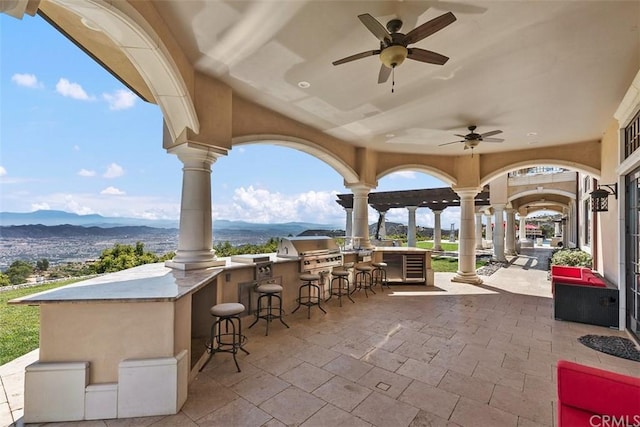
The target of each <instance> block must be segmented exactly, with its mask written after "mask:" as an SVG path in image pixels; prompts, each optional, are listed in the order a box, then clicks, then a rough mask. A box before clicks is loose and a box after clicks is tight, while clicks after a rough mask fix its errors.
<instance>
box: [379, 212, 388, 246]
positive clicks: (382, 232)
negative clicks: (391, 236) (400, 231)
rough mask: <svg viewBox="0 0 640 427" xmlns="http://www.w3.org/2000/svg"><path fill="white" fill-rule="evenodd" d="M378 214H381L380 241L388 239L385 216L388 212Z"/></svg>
mask: <svg viewBox="0 0 640 427" xmlns="http://www.w3.org/2000/svg"><path fill="white" fill-rule="evenodd" d="M378 213H379V214H380V218H379V219H378V220H379V221H380V230H378V237H379V238H380V239H384V238H385V237H387V226H386V225H385V222H386V219H385V216H386V214H387V212H386V211H381V212H378Z"/></svg>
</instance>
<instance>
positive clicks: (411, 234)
mask: <svg viewBox="0 0 640 427" xmlns="http://www.w3.org/2000/svg"><path fill="white" fill-rule="evenodd" d="M416 209H418V207H417V206H407V211H408V212H409V225H408V227H407V246H408V247H410V248H415V247H416Z"/></svg>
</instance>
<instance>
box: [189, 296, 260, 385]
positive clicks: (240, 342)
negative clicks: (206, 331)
mask: <svg viewBox="0 0 640 427" xmlns="http://www.w3.org/2000/svg"><path fill="white" fill-rule="evenodd" d="M243 311H244V305H242V304H240V303H235V302H230V303H224V304H216V305H214V306H213V307H211V309H210V310H209V312H210V313H211V315H212V316H214V317H215V318H216V320H215V321H214V322H213V324H212V325H211V336H210V339H209V342H208V343H206V344H205V345H206V347H207V352H208V353H209V358H208V359H207V361H206V362H204V365H202V367H201V368H200V371H202V370H203V369H204V367H205V366H207V364H208V363H209V361H210V360H211V358H212V357H213V355H214V354H215V353H231V354H233V361H234V362H235V364H236V368H238V372H240V365H238V361H237V360H236V354H237V353H238V349H240V350H242V351H244V352H245V353H246V354H249V352H248V351H247V350H245V349H244V345H245V344H246V342H247V337H246V336H244V335H242V321H241V320H240V316H239V315H240V313H242V312H243Z"/></svg>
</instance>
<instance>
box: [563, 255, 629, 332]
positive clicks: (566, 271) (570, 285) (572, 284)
mask: <svg viewBox="0 0 640 427" xmlns="http://www.w3.org/2000/svg"><path fill="white" fill-rule="evenodd" d="M551 292H552V294H553V310H554V318H555V319H557V320H568V321H571V322H580V323H588V324H590V325H599V326H608V327H615V328H617V327H618V321H619V317H620V314H619V307H620V303H619V300H618V296H619V295H618V293H619V291H618V288H617V287H616V286H614V285H613V284H612V283H610V282H608V281H607V280H605V279H604V278H603V277H602V276H601V275H599V274H598V273H597V272H595V271H592V270H591V269H590V268H588V267H573V266H565V265H562V266H560V265H552V266H551Z"/></svg>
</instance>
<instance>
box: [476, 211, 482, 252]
mask: <svg viewBox="0 0 640 427" xmlns="http://www.w3.org/2000/svg"><path fill="white" fill-rule="evenodd" d="M482 248H483V246H482V212H476V249H482Z"/></svg>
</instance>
